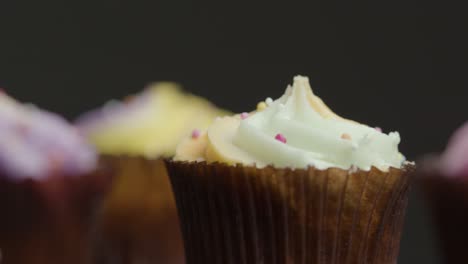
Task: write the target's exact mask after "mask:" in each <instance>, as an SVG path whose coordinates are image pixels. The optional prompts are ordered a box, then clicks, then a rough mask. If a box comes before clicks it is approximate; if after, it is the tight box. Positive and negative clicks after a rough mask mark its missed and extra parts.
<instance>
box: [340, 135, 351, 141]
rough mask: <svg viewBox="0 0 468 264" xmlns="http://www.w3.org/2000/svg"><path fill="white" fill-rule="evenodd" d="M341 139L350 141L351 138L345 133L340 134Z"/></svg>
mask: <svg viewBox="0 0 468 264" xmlns="http://www.w3.org/2000/svg"><path fill="white" fill-rule="evenodd" d="M341 138H342V139H346V140H351V136H350V135H349V134H347V133H343V134H341Z"/></svg>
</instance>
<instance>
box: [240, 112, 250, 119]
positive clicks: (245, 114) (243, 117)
mask: <svg viewBox="0 0 468 264" xmlns="http://www.w3.org/2000/svg"><path fill="white" fill-rule="evenodd" d="M247 117H249V113H246V112H244V113H242V114H240V118H241V119H242V120H244V119H246V118H247Z"/></svg>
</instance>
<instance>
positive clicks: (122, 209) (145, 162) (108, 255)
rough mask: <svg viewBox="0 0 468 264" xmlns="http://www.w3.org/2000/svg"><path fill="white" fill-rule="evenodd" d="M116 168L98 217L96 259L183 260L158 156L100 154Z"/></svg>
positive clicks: (173, 263) (176, 263) (168, 263)
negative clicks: (100, 235) (100, 234)
mask: <svg viewBox="0 0 468 264" xmlns="http://www.w3.org/2000/svg"><path fill="white" fill-rule="evenodd" d="M105 162H106V163H107V164H109V166H111V167H113V168H114V169H115V170H116V173H117V175H116V179H115V181H114V185H113V186H112V191H111V192H110V193H109V195H108V196H107V197H106V199H105V202H104V208H103V212H102V215H101V220H100V229H101V230H102V237H101V238H100V241H99V250H98V251H97V262H98V263H105V264H107V263H109V264H115V263H158V264H180V263H183V262H184V251H183V242H182V234H181V231H180V224H179V219H178V214H177V208H176V205H175V201H174V197H173V194H172V188H171V185H170V181H169V178H168V176H167V172H166V168H165V165H164V162H163V161H162V160H161V159H153V160H151V159H146V158H143V157H137V156H106V157H105Z"/></svg>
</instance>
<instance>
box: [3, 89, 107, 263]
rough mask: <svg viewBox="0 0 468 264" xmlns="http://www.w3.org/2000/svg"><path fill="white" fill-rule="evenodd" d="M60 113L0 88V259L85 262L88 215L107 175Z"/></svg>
mask: <svg viewBox="0 0 468 264" xmlns="http://www.w3.org/2000/svg"><path fill="white" fill-rule="evenodd" d="M85 142H86V141H85V140H84V139H83V138H82V137H81V136H80V135H79V133H78V132H77V130H76V129H75V128H74V127H72V126H71V125H69V124H68V123H67V122H66V121H65V120H64V119H63V118H61V117H60V116H58V115H55V114H53V113H49V112H46V111H42V110H39V109H37V108H36V107H34V106H32V105H21V104H19V103H17V102H16V101H14V100H13V99H12V98H10V97H8V96H7V95H6V94H4V93H0V210H1V212H2V213H1V217H0V256H1V259H0V262H1V263H8V264H15V263H44V264H45V263H48V264H49V263H69V264H73V263H80V264H83V263H84V264H86V263H90V262H91V243H90V236H91V235H92V228H91V227H92V215H93V214H94V212H95V211H96V210H95V209H96V208H97V207H96V206H97V204H98V203H97V201H99V198H100V197H101V194H102V193H103V192H104V191H105V190H106V189H107V188H106V186H108V185H109V183H110V178H111V177H110V173H109V171H108V170H106V169H104V168H101V167H100V166H99V165H98V156H97V154H96V152H95V151H94V149H93V148H92V147H91V146H89V145H87V144H86V143H85Z"/></svg>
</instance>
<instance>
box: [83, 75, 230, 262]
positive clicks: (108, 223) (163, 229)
mask: <svg viewBox="0 0 468 264" xmlns="http://www.w3.org/2000/svg"><path fill="white" fill-rule="evenodd" d="M224 114H225V112H224V111H222V110H219V109H218V108H216V107H215V106H213V105H212V104H211V103H209V102H208V101H206V100H205V99H203V98H201V97H197V96H194V95H191V94H188V93H185V92H183V91H182V90H181V88H180V87H178V86H177V85H176V84H173V83H157V84H154V85H151V86H149V87H148V88H147V89H145V90H144V91H143V92H141V93H140V94H137V95H133V96H129V97H127V98H126V99H125V100H123V101H122V102H119V101H112V102H109V103H107V104H106V105H105V106H104V107H102V108H101V109H98V110H95V111H92V112H90V113H88V114H85V115H84V116H82V117H81V118H79V120H78V121H77V126H78V127H79V128H80V130H81V131H82V132H83V133H84V134H85V135H86V137H87V138H88V139H89V141H90V142H91V143H93V144H94V145H95V146H96V147H97V148H98V150H99V151H100V152H101V153H102V154H105V156H106V158H105V160H106V162H107V163H108V164H111V166H113V167H115V168H116V171H117V173H118V176H117V177H116V180H115V183H114V186H113V188H112V192H111V193H110V195H109V196H108V197H107V199H106V201H105V207H104V214H103V217H102V228H103V231H104V237H103V238H102V243H101V246H102V250H101V251H102V255H101V256H100V257H99V258H100V259H101V262H102V263H116V262H118V263H120V262H122V261H123V262H124V263H170V264H176V263H182V262H183V259H184V253H183V244H182V239H181V233H180V227H179V221H178V217H177V209H176V206H175V201H174V197H173V194H172V189H171V186H170V182H169V178H168V176H167V173H166V169H165V166H164V162H163V161H162V159H161V158H160V157H171V156H173V155H174V153H175V149H176V146H177V143H178V142H179V141H180V140H181V139H182V138H184V137H185V136H187V135H189V134H191V133H192V131H198V130H197V129H203V128H206V127H207V126H208V125H209V123H210V122H211V121H212V120H213V119H214V118H215V117H216V116H220V115H224ZM195 133H196V132H195Z"/></svg>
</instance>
